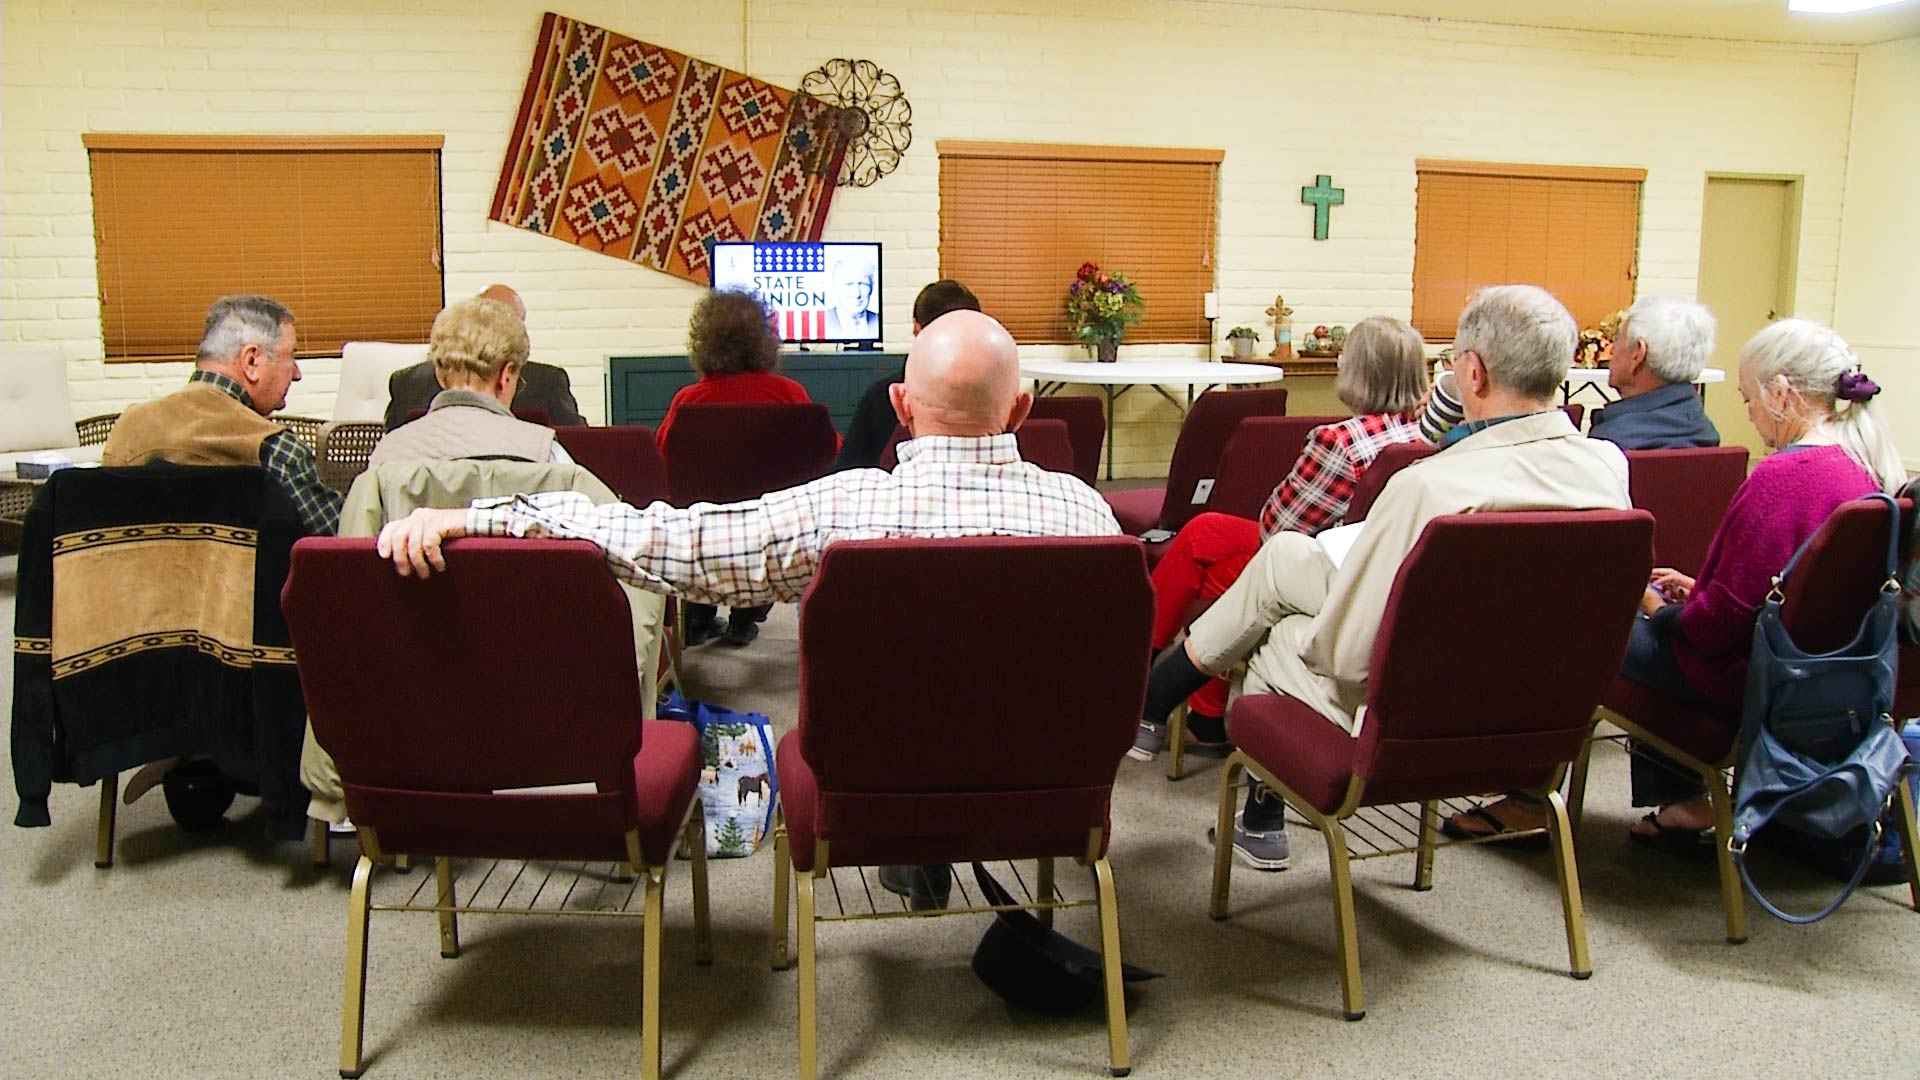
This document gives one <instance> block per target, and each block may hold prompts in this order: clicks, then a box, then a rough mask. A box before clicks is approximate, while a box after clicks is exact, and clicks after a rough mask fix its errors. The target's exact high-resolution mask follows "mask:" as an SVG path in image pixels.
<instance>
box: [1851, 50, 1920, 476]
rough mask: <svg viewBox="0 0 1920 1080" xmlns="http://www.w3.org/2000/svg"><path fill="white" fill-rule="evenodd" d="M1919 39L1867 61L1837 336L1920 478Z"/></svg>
mask: <svg viewBox="0 0 1920 1080" xmlns="http://www.w3.org/2000/svg"><path fill="white" fill-rule="evenodd" d="M1916 110H1920V38H1908V39H1906V40H1904V41H1893V42H1888V43H1886V44H1883V45H1874V46H1871V47H1869V48H1867V49H1865V50H1863V51H1862V52H1861V54H1860V74H1859V81H1858V83H1857V84H1856V87H1855V90H1854V106H1853V140H1852V154H1851V155H1850V157H1849V159H1848V167H1847V193H1846V214H1845V217H1844V219H1843V221H1842V225H1841V230H1840V272H1839V289H1838V292H1837V295H1836V296H1835V299H1834V314H1833V319H1834V327H1835V329H1837V330H1839V331H1840V333H1841V334H1842V335H1843V336H1845V337H1846V338H1847V340H1848V341H1850V342H1852V343H1853V346H1854V348H1855V349H1857V350H1858V351H1859V353H1860V358H1861V360H1862V362H1863V365H1864V367H1865V369H1866V371H1867V373H1868V374H1870V375H1872V376H1873V378H1874V381H1875V382H1878V383H1879V384H1880V386H1881V389H1882V390H1883V391H1884V392H1883V393H1882V394H1881V395H1880V397H1879V398H1878V399H1876V401H1875V406H1876V407H1877V408H1878V409H1879V410H1880V412H1881V414H1882V416H1883V417H1884V418H1885V419H1886V421H1887V422H1888V423H1890V424H1891V425H1892V427H1893V432H1894V438H1895V439H1897V440H1899V442H1900V451H1901V454H1902V456H1903V457H1904V458H1905V459H1906V462H1907V468H1909V469H1912V470H1915V471H1920V322H1917V321H1916V320H1920V203H1916V201H1915V198H1914V193H1915V192H1916V191H1920V118H1916V115H1915V113H1916Z"/></svg>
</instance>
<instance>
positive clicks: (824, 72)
mask: <svg viewBox="0 0 1920 1080" xmlns="http://www.w3.org/2000/svg"><path fill="white" fill-rule="evenodd" d="M800 91H801V92H802V93H804V94H810V95H812V96H813V97H815V98H817V99H819V100H820V101H824V102H826V103H827V104H829V105H837V106H840V107H841V108H843V109H854V110H858V111H859V112H860V113H861V114H863V115H864V116H865V117H866V126H865V129H864V130H862V131H860V132H859V133H858V134H856V135H854V136H853V139H852V141H851V142H850V143H849V144H848V146H847V156H846V161H845V163H844V164H843V165H841V167H840V185H841V186H842V187H872V186H873V185H874V184H875V183H876V182H877V181H879V179H880V178H881V177H883V176H885V175H887V174H888V173H890V172H892V171H893V170H895V169H897V168H899V167H900V159H901V158H902V157H904V156H905V155H906V152H907V147H909V146H912V145H913V106H912V105H911V104H909V103H908V101H907V95H906V93H905V92H904V91H902V90H901V89H900V80H899V79H896V78H894V77H893V76H892V75H890V74H888V73H887V72H885V71H882V70H880V66H879V65H878V64H875V63H874V62H873V61H871V60H829V61H827V62H826V63H824V64H821V65H820V66H819V67H818V68H817V69H815V70H813V71H809V72H807V74H806V76H805V77H803V78H802V79H801V80H800Z"/></svg>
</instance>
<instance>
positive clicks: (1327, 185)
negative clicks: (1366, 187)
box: [1300, 173, 1347, 240]
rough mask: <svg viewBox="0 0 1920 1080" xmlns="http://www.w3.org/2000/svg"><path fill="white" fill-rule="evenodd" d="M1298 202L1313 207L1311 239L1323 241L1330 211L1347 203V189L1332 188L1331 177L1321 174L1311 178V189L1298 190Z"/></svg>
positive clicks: (1325, 236)
mask: <svg viewBox="0 0 1920 1080" xmlns="http://www.w3.org/2000/svg"><path fill="white" fill-rule="evenodd" d="M1300 201H1301V202H1303V203H1309V204H1311V205H1312V206H1313V238H1314V239H1315V240H1325V239H1326V238H1327V225H1328V219H1329V218H1330V217H1331V216H1332V215H1331V213H1330V211H1331V210H1332V208H1333V207H1336V206H1339V205H1341V204H1343V203H1345V202H1346V201H1347V189H1345V188H1337V187H1334V186H1333V177H1331V176H1328V175H1327V174H1325V173H1321V174H1320V175H1318V176H1316V177H1314V178H1313V186H1312V187H1303V188H1301V189H1300Z"/></svg>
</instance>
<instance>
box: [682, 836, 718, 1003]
mask: <svg viewBox="0 0 1920 1080" xmlns="http://www.w3.org/2000/svg"><path fill="white" fill-rule="evenodd" d="M687 850H688V853H689V855H690V857H691V858H692V860H693V962H694V963H696V964H698V965H700V966H701V967H711V966H713V920H712V919H711V918H710V917H709V916H708V911H707V819H706V816H705V814H704V812H703V811H702V810H701V809H700V807H699V806H695V807H694V808H693V815H692V816H691V817H690V818H689V819H688V821H687Z"/></svg>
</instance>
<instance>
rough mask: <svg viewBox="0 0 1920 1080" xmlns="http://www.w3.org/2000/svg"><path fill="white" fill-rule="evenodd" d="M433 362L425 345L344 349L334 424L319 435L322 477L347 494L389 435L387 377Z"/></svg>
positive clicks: (350, 345)
mask: <svg viewBox="0 0 1920 1080" xmlns="http://www.w3.org/2000/svg"><path fill="white" fill-rule="evenodd" d="M426 358H427V347H426V346H425V345H401V344H397V343H394V342H390V341H349V342H347V343H346V345H345V346H344V347H342V348H341V350H340V386H339V389H338V390H336V391H335V392H334V398H333V419H332V421H330V422H329V423H327V424H326V426H325V427H324V428H322V429H321V431H320V432H319V446H318V450H319V457H320V478H321V479H322V480H325V481H326V482H327V484H328V486H330V487H333V488H336V489H338V490H340V491H343V492H344V491H346V490H347V489H348V488H350V487H352V486H353V480H354V477H356V476H359V475H360V474H361V473H362V472H365V471H366V468H367V461H368V459H369V458H370V457H371V456H372V455H373V448H374V447H375V446H376V445H378V444H379V442H380V438H381V436H383V435H385V434H386V433H387V427H386V415H387V378H388V376H390V375H392V374H393V373H394V372H396V371H399V370H400V369H401V368H405V367H411V366H413V365H414V364H417V363H419V362H420V361H422V360H425V359H426Z"/></svg>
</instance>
